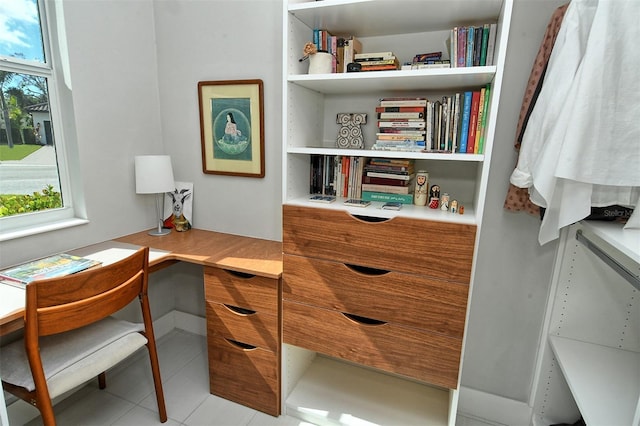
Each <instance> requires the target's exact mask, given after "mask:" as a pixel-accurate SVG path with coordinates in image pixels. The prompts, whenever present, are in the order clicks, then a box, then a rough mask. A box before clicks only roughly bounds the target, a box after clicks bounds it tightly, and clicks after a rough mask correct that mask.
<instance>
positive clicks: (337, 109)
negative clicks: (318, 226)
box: [282, 0, 512, 426]
mask: <svg viewBox="0 0 640 426" xmlns="http://www.w3.org/2000/svg"><path fill="white" fill-rule="evenodd" d="M511 9H512V0H487V1H476V0H422V1H418V0H323V1H312V0H303V1H299V0H289V1H285V2H284V6H283V123H282V129H283V204H285V205H292V206H302V207H307V208H314V209H325V210H327V211H329V210H341V211H346V212H348V213H349V214H350V215H352V216H356V217H358V216H368V217H374V218H380V219H382V220H384V219H391V218H394V217H407V218H411V219H417V220H425V221H437V222H451V223H456V224H460V225H472V226H475V227H477V232H476V243H475V244H476V248H477V238H478V235H479V234H480V229H479V228H480V224H481V222H482V215H483V211H484V203H485V194H486V190H487V182H488V177H489V167H490V159H491V153H492V148H493V138H494V134H495V125H496V119H497V113H498V107H499V105H498V104H499V99H500V93H501V88H502V78H503V69H504V61H505V55H506V48H507V38H508V34H509V26H510V20H511ZM486 23H497V24H498V25H497V30H498V32H497V39H496V46H495V54H494V58H495V59H494V64H492V65H489V66H482V67H468V68H447V69H443V68H438V69H427V70H398V71H379V72H365V73H340V74H336V73H332V74H312V75H309V74H307V69H308V61H303V62H300V61H299V59H300V58H301V57H302V48H303V46H304V44H305V42H308V41H312V31H313V29H314V28H319V29H326V30H328V31H329V32H331V33H332V34H333V35H353V36H355V37H357V38H358V39H359V40H360V41H361V42H362V44H363V50H364V52H376V51H389V50H390V51H393V52H394V54H395V55H396V56H397V57H398V59H399V60H400V62H401V63H402V62H405V61H409V60H411V58H412V57H413V56H414V55H415V54H418V53H426V52H432V51H442V52H443V56H444V57H445V58H446V59H448V58H449V57H448V51H447V50H446V45H445V42H446V39H447V38H448V37H449V32H450V30H451V29H452V28H453V27H454V26H471V25H473V26H479V25H482V24H486ZM489 83H490V84H491V96H490V99H489V113H488V116H487V128H486V139H485V150H484V153H482V154H441V153H413V152H412V153H409V152H389V151H374V150H371V149H370V147H371V146H372V144H373V142H374V140H375V132H376V123H375V121H376V115H375V107H376V106H378V104H379V99H380V98H383V97H395V96H412V97H426V98H428V99H433V100H435V99H441V98H442V96H446V95H453V94H455V93H462V92H464V91H467V90H479V89H480V88H481V87H484V86H486V85H487V84H489ZM342 112H355V113H360V112H363V113H367V115H368V118H367V120H368V122H367V124H365V125H364V126H362V129H363V134H364V139H365V149H362V150H352V149H348V150H342V149H338V148H336V146H335V141H336V136H337V132H338V129H339V127H338V126H337V124H336V114H338V113H342ZM312 155H341V156H353V157H381V158H409V159H414V160H415V164H416V170H426V171H427V172H428V173H429V185H432V184H437V185H440V187H441V190H442V193H444V192H447V193H449V195H450V197H451V199H452V200H454V199H455V200H457V201H458V204H459V205H463V206H464V214H459V213H449V212H443V211H441V210H440V209H430V208H428V207H424V206H423V207H420V206H414V205H403V207H402V209H401V210H399V211H389V210H382V209H381V208H380V207H381V205H382V203H376V202H372V203H371V205H370V206H368V207H366V208H358V207H348V206H345V205H343V201H344V199H342V198H338V199H337V200H336V201H335V202H333V203H330V204H324V203H315V202H312V201H309V200H308V199H309V195H310V194H309V187H310V182H309V176H310V158H311V156H312ZM327 226H331V224H330V223H327ZM412 237H415V236H412ZM285 270H286V268H285ZM472 276H473V275H472ZM283 279H284V285H285V286H286V285H287V284H286V272H285V275H284V278H283ZM470 293H471V292H470ZM284 315H285V317H286V311H285V312H284ZM282 368H283V374H282V376H283V385H282V391H283V398H282V401H283V410H284V411H285V412H287V413H288V414H293V415H295V416H298V417H300V418H302V419H303V420H307V421H311V422H312V423H315V424H331V425H333V424H378V425H384V424H437V425H439V424H442V425H445V424H448V425H450V426H453V425H454V424H455V417H456V410H457V399H458V390H457V389H441V388H438V387H433V386H430V385H429V384H427V383H417V382H416V381H414V380H411V379H407V378H400V377H394V376H389V375H385V374H381V373H378V372H372V371H371V370H370V369H368V368H362V367H359V366H354V365H352V364H348V363H344V362H341V361H336V360H334V359H329V358H326V357H324V356H320V355H318V356H316V354H315V352H310V351H308V350H306V349H303V348H298V347H295V346H291V345H284V349H283V357H282ZM460 368H461V366H460ZM378 374H380V376H379V375H378ZM374 377H375V378H376V379H375V380H378V379H380V380H382V382H380V383H384V384H383V385H380V386H377V385H375V386H374V385H373V384H372V382H371V380H374V379H373V378H374ZM386 380H391V381H392V382H393V387H389V388H388V389H387V390H385V389H386V387H388V386H391V385H390V384H388V383H387V381H386ZM358 383H360V386H355V385H356V384H358ZM389 383H390V382H389ZM354 386H355V387H354ZM391 389H394V390H393V392H391V391H390V390H391ZM407 392H408V393H407ZM393 393H398V395H405V394H406V395H408V394H412V393H415V395H414V397H412V398H417V400H416V399H412V398H409V399H406V398H405V399H406V401H405V403H406V404H405V405H402V404H400V405H397V406H396V402H397V401H395V400H397V399H398V398H393V397H391V394H393ZM354 398H356V399H357V400H358V404H356V403H355V402H354ZM345 401H349V402H348V403H347V406H345V405H344V404H345ZM394 401H395V402H394ZM425 401H428V402H425ZM360 403H361V404H363V406H364V407H367V409H368V410H370V411H371V412H372V413H375V412H378V413H380V414H381V415H377V416H374V417H373V418H366V419H364V418H361V417H359V416H357V415H356V418H354V419H351V420H353V421H352V422H351V423H350V422H349V421H346V420H345V419H347V418H348V415H354V410H360V405H359V404H360ZM407 404H408V405H407ZM351 407H353V408H351ZM356 407H357V408H356ZM349 410H351V411H349ZM309 412H313V413H325V414H324V415H323V414H320V415H312V414H309ZM336 413H342V414H344V415H342V414H336ZM384 413H386V414H384ZM402 413H404V414H402ZM323 416H324V417H323ZM327 416H328V418H327ZM385 416H386V417H385ZM336 419H338V420H336ZM340 419H342V420H340ZM358 419H361V420H362V421H366V422H370V423H358V422H357V421H358ZM418 419H420V420H418Z"/></svg>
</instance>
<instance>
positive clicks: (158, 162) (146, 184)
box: [135, 155, 176, 194]
mask: <svg viewBox="0 0 640 426" xmlns="http://www.w3.org/2000/svg"><path fill="white" fill-rule="evenodd" d="M135 169H136V193H137V194H159V193H161V192H172V191H173V190H174V189H175V187H176V184H175V182H174V180H173V169H172V168H171V157H170V156H168V155H137V156H136V157H135Z"/></svg>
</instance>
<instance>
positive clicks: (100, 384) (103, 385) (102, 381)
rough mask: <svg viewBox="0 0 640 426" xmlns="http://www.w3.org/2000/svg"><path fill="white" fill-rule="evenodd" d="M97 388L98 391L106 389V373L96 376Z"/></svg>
mask: <svg viewBox="0 0 640 426" xmlns="http://www.w3.org/2000/svg"><path fill="white" fill-rule="evenodd" d="M98 387H99V388H100V389H104V388H106V387H107V373H106V372H104V371H103V372H102V373H100V374H98Z"/></svg>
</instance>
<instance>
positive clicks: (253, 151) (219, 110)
mask: <svg viewBox="0 0 640 426" xmlns="http://www.w3.org/2000/svg"><path fill="white" fill-rule="evenodd" d="M263 90H264V89H263V82H262V80H220V81H200V82H198V103H199V108H200V139H201V143H202V171H203V172H204V173H207V174H217V175H232V176H245V177H255V178H263V177H264V174H265V170H264V108H263Z"/></svg>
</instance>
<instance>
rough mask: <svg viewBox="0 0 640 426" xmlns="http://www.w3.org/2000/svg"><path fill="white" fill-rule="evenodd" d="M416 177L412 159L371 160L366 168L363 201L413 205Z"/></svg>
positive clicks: (363, 179) (363, 182)
mask: <svg viewBox="0 0 640 426" xmlns="http://www.w3.org/2000/svg"><path fill="white" fill-rule="evenodd" d="M414 177H415V165H414V160H412V159H396V158H371V159H369V161H368V162H367V164H365V166H364V176H363V177H362V199H363V200H366V201H382V202H399V203H403V204H412V203H413V185H414Z"/></svg>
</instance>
